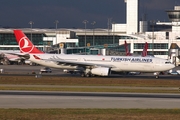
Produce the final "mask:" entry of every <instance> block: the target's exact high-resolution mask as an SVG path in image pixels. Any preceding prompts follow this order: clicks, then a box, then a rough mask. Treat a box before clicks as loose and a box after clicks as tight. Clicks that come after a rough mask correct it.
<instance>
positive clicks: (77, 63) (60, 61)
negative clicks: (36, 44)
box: [43, 59, 115, 68]
mask: <svg viewBox="0 0 180 120" xmlns="http://www.w3.org/2000/svg"><path fill="white" fill-rule="evenodd" d="M43 60H46V61H53V62H56V63H57V64H59V65H71V66H79V67H107V68H113V67H115V66H113V65H108V64H106V65H105V64H101V63H90V62H86V61H84V62H82V61H68V60H63V59H43Z"/></svg>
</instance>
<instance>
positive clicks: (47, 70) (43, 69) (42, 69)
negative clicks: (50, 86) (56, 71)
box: [40, 67, 52, 73]
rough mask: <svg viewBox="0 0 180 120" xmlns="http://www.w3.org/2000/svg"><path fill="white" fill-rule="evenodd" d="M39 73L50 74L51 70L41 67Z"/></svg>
mask: <svg viewBox="0 0 180 120" xmlns="http://www.w3.org/2000/svg"><path fill="white" fill-rule="evenodd" d="M40 72H42V73H43V72H45V73H51V72H52V70H51V68H49V67H43V68H41V69H40Z"/></svg>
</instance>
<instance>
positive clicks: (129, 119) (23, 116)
mask: <svg viewBox="0 0 180 120" xmlns="http://www.w3.org/2000/svg"><path fill="white" fill-rule="evenodd" d="M21 85H22V86H21ZM67 86H70V87H67ZM77 86H80V87H77ZM84 86H89V87H84ZM93 86H96V87H93ZM98 86H99V87H98ZM101 86H111V87H109V88H106V87H105V88H104V87H101ZM123 86H127V87H132V89H131V88H127V89H126V88H123ZM179 86H180V81H179V80H163V79H158V80H157V79H136V78H123V77H121V78H103V77H99V78H81V77H47V76H43V77H41V78H35V77H34V76H0V90H39V91H84V92H147V93H148V92H151V93H156V92H161V93H179V89H174V90H173V89H155V88H154V87H159V88H161V87H162V88H170V87H172V88H178V87H179ZM133 87H147V88H151V87H152V89H133ZM177 107H178V106H177ZM179 118H180V109H176V108H174V109H88V108H87V109H78V108H77V109H2V108H1V109H0V120H38V119H41V120H179Z"/></svg>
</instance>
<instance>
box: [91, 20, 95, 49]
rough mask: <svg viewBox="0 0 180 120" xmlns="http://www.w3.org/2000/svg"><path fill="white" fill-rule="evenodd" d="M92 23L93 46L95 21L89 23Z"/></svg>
mask: <svg viewBox="0 0 180 120" xmlns="http://www.w3.org/2000/svg"><path fill="white" fill-rule="evenodd" d="M91 24H92V25H93V46H94V25H95V24H96V21H94V22H92V23H91Z"/></svg>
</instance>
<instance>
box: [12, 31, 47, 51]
mask: <svg viewBox="0 0 180 120" xmlns="http://www.w3.org/2000/svg"><path fill="white" fill-rule="evenodd" d="M14 34H15V37H16V41H17V43H18V45H19V48H20V51H21V52H22V53H38V54H39V53H41V54H42V53H44V52H42V51H40V50H39V49H38V48H36V47H35V46H34V45H33V43H32V42H31V41H30V40H29V39H28V37H27V36H26V35H25V34H24V33H23V32H22V31H21V30H14Z"/></svg>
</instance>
